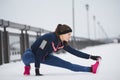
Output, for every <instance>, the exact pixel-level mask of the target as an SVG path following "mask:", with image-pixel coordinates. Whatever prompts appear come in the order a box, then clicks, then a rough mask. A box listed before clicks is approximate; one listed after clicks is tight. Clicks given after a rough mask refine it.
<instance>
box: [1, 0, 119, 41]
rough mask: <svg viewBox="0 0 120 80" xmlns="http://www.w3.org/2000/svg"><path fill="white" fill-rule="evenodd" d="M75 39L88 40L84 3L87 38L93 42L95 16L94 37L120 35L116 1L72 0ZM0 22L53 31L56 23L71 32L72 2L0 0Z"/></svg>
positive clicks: (57, 0)
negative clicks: (10, 22) (87, 8)
mask: <svg viewBox="0 0 120 80" xmlns="http://www.w3.org/2000/svg"><path fill="white" fill-rule="evenodd" d="M74 1H75V7H74V8H75V36H78V37H86V38H87V37H88V35H87V34H88V32H87V11H86V7H85V5H86V4H89V24H90V38H91V39H94V38H95V36H94V21H93V16H94V15H95V16H96V31H97V32H96V37H97V38H102V37H103V38H104V37H105V35H104V33H103V32H102V31H101V30H102V29H101V28H100V27H99V26H98V25H97V23H98V22H99V23H100V26H102V27H103V28H104V30H105V31H106V33H107V35H108V37H116V36H118V35H120V31H119V30H120V15H119V14H120V0H74ZM0 19H5V20H9V21H12V22H17V23H21V24H28V25H31V26H35V27H41V28H44V29H47V30H51V31H54V29H55V28H56V26H57V24H59V23H61V24H68V25H69V26H71V28H72V29H73V20H72V0H0Z"/></svg>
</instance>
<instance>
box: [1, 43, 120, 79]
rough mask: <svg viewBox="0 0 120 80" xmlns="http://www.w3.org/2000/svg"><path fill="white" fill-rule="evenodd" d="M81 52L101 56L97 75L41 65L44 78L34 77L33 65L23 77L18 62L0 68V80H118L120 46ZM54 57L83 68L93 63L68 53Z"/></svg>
mask: <svg viewBox="0 0 120 80" xmlns="http://www.w3.org/2000/svg"><path fill="white" fill-rule="evenodd" d="M81 51H83V52H86V53H89V54H93V55H100V56H102V60H101V62H100V63H101V64H100V67H99V70H98V72H97V74H92V73H89V72H73V71H70V70H67V69H63V68H59V67H53V66H48V65H44V64H42V65H41V70H40V71H41V73H42V74H44V76H35V75H34V74H35V73H34V64H31V67H32V68H31V75H30V76H24V75H23V70H24V68H23V67H24V64H23V63H22V61H18V62H11V63H8V64H3V65H1V66H0V80H120V76H119V74H120V69H119V66H120V62H119V56H120V44H106V45H100V46H93V47H92V46H91V47H87V48H85V49H83V50H81ZM56 56H58V57H61V58H62V59H65V60H67V61H70V62H72V63H76V64H80V65H85V66H91V64H94V63H95V61H93V60H90V59H89V60H86V59H81V58H78V57H76V56H73V55H71V54H69V53H66V54H60V55H56Z"/></svg>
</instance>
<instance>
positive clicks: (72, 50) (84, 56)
mask: <svg viewBox="0 0 120 80" xmlns="http://www.w3.org/2000/svg"><path fill="white" fill-rule="evenodd" d="M63 49H64V50H65V51H67V52H69V53H71V54H73V55H75V56H78V57H81V58H85V59H89V58H90V55H89V54H86V53H83V52H81V51H78V50H76V49H74V48H72V47H70V46H69V45H66V46H64V48H63Z"/></svg>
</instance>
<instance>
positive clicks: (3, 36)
mask: <svg viewBox="0 0 120 80" xmlns="http://www.w3.org/2000/svg"><path fill="white" fill-rule="evenodd" d="M0 28H1V29H2V30H0V65H1V64H3V63H9V62H11V61H17V60H21V56H22V54H23V52H24V51H25V50H26V49H27V48H29V47H30V46H31V44H32V43H33V42H34V41H35V40H36V38H37V37H38V36H40V35H41V34H42V33H48V32H50V31H48V30H44V29H42V28H35V27H32V26H29V25H23V24H18V23H14V22H10V21H6V20H0ZM9 28H10V29H11V28H12V29H17V30H19V31H20V33H14V32H13V31H12V30H11V31H12V32H10V31H8V30H7V29H9ZM28 31H33V32H35V33H36V34H35V35H30V34H29V33H28ZM97 44H103V42H99V41H93V40H89V39H85V38H80V37H74V39H73V37H72V38H71V41H70V45H72V46H73V47H74V48H77V49H81V48H84V47H86V46H93V45H97ZM62 52H64V51H62ZM58 53H59V52H58Z"/></svg>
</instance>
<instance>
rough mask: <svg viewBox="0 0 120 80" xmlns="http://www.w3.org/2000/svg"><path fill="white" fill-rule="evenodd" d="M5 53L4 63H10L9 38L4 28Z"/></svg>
mask: <svg viewBox="0 0 120 80" xmlns="http://www.w3.org/2000/svg"><path fill="white" fill-rule="evenodd" d="M3 53H4V63H9V37H8V32H7V31H6V27H4V32H3Z"/></svg>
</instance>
